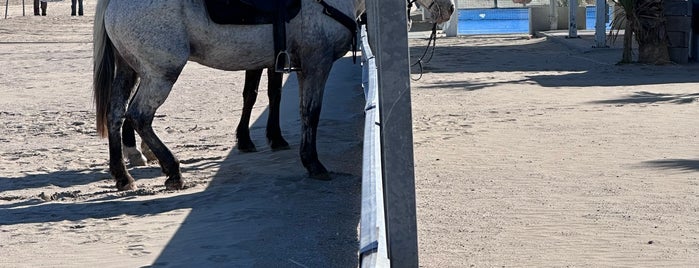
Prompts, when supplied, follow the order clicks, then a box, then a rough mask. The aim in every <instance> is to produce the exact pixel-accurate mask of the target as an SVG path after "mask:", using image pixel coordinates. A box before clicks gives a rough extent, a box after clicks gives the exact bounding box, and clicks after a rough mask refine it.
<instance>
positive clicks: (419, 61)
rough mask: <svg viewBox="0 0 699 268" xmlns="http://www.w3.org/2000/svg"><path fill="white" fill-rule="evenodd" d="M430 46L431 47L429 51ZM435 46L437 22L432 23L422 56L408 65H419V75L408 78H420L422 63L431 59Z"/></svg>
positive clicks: (414, 79)
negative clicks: (428, 53)
mask: <svg viewBox="0 0 699 268" xmlns="http://www.w3.org/2000/svg"><path fill="white" fill-rule="evenodd" d="M430 46H431V47H432V49H431V51H430ZM436 46H437V24H436V23H435V24H433V25H432V34H430V38H428V39H427V47H426V48H425V52H423V53H422V56H420V57H419V58H418V59H417V61H416V62H415V63H413V64H411V65H410V67H413V66H415V65H417V66H418V67H420V76H418V78H412V77H411V78H410V79H412V80H413V81H418V80H420V79H421V78H422V73H423V68H422V64H423V63H424V64H427V63H429V62H430V61H431V60H432V56H434V49H435V47H436ZM427 52H430V55H429V58H427V59H425V56H427Z"/></svg>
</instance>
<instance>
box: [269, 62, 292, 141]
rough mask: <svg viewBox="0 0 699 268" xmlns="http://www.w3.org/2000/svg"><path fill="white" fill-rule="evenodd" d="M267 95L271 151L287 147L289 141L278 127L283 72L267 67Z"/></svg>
mask: <svg viewBox="0 0 699 268" xmlns="http://www.w3.org/2000/svg"><path fill="white" fill-rule="evenodd" d="M267 76H268V78H269V79H268V83H267V96H268V97H269V117H268V118H267V143H268V144H269V146H270V147H271V148H272V151H277V150H286V149H289V143H288V142H286V140H284V137H282V130H281V128H280V127H279V105H280V103H281V100H282V79H283V74H282V73H278V72H275V71H274V70H273V69H271V68H268V69H267Z"/></svg>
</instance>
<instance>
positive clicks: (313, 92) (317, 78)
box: [298, 63, 332, 180]
mask: <svg viewBox="0 0 699 268" xmlns="http://www.w3.org/2000/svg"><path fill="white" fill-rule="evenodd" d="M322 66H323V65H322V64H319V65H317V66H315V67H313V68H310V67H307V68H306V67H304V68H303V71H302V72H298V80H299V99H300V102H301V105H300V106H301V131H302V134H301V135H302V137H301V147H300V154H301V163H303V166H304V167H305V168H306V170H308V173H309V175H310V176H311V178H314V179H319V180H329V179H330V174H329V173H328V170H327V169H325V167H324V166H323V164H321V163H320V160H318V150H317V148H316V140H317V132H318V121H319V120H320V110H321V108H322V106H323V91H324V90H325V82H326V80H327V79H328V75H329V73H330V67H331V66H332V63H331V64H330V65H329V66H327V68H323V67H322Z"/></svg>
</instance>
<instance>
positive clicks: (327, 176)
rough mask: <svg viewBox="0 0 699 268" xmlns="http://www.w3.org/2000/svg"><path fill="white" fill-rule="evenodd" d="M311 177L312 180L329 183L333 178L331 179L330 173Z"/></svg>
mask: <svg viewBox="0 0 699 268" xmlns="http://www.w3.org/2000/svg"><path fill="white" fill-rule="evenodd" d="M310 176H311V179H314V180H319V181H329V180H332V178H330V173H328V172H325V173H316V174H313V173H311V174H310Z"/></svg>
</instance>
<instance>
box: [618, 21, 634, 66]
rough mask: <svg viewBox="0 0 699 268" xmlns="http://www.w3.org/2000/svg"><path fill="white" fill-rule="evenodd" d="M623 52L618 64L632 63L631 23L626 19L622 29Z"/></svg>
mask: <svg viewBox="0 0 699 268" xmlns="http://www.w3.org/2000/svg"><path fill="white" fill-rule="evenodd" d="M623 49H624V50H623V51H622V54H621V62H620V63H632V62H633V23H632V22H631V20H630V19H628V18H627V19H626V26H625V29H624V48H623Z"/></svg>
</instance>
